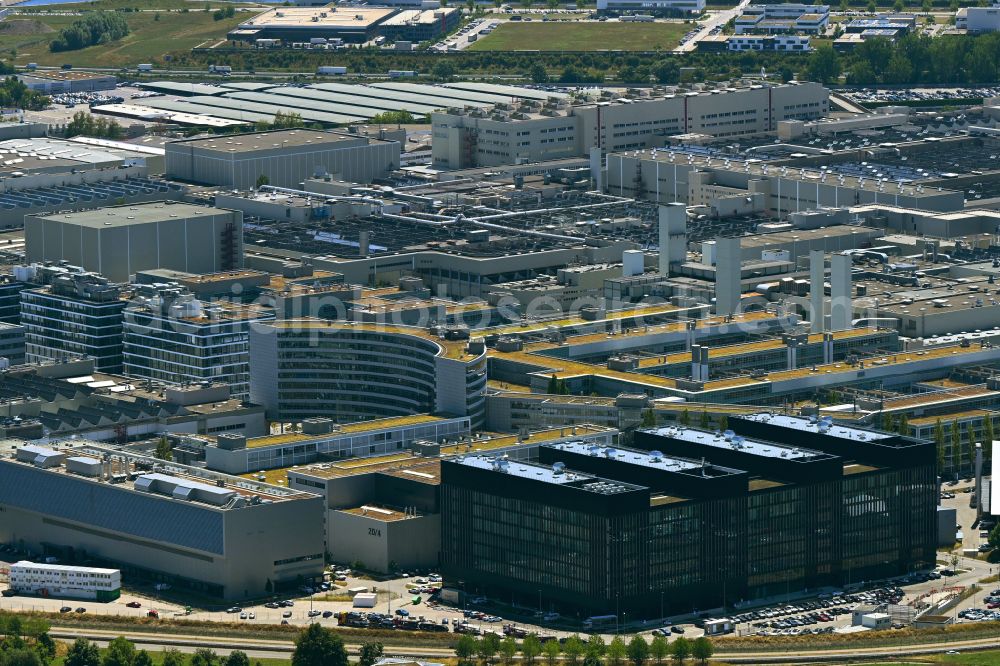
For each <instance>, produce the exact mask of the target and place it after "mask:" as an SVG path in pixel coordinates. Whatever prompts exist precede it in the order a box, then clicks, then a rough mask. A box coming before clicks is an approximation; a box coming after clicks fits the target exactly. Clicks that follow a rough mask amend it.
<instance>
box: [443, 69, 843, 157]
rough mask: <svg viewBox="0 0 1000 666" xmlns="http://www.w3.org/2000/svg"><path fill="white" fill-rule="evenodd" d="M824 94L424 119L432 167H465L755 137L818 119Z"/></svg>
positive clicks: (717, 94) (775, 92) (812, 87)
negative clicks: (670, 141)
mask: <svg viewBox="0 0 1000 666" xmlns="http://www.w3.org/2000/svg"><path fill="white" fill-rule="evenodd" d="M829 97H830V94H829V91H828V90H827V89H826V88H824V87H823V86H821V85H819V84H816V83H789V84H783V85H776V86H763V85H754V86H749V87H746V88H726V89H720V90H712V91H706V92H701V93H687V94H683V95H682V94H677V95H666V96H663V97H650V96H640V97H635V98H630V99H623V98H615V97H613V96H609V97H607V98H602V99H600V100H598V101H597V102H588V103H584V104H577V105H572V104H570V103H569V102H567V101H565V100H549V101H545V102H541V101H530V100H525V101H522V102H520V103H517V104H514V105H507V104H498V105H496V106H494V107H493V108H492V109H485V110H484V109H460V108H451V109H448V110H447V111H445V112H439V113H434V114H433V115H432V123H433V140H432V141H433V143H432V151H433V159H434V166H435V167H436V168H440V169H467V168H471V167H485V166H494V165H502V164H520V163H522V162H541V161H546V160H554V159H565V158H569V157H579V156H582V155H588V154H589V153H590V150H591V149H592V148H600V149H601V151H602V152H604V153H613V152H615V151H622V150H629V151H631V150H635V149H644V148H656V147H661V146H663V145H664V143H665V141H666V138H667V137H669V136H671V135H676V134H690V133H698V134H708V135H712V136H715V137H720V138H722V137H736V136H742V135H749V134H758V133H761V132H768V131H774V130H776V129H777V126H778V125H777V124H778V123H779V122H781V121H784V120H789V119H799V120H811V119H816V118H821V117H823V116H825V115H826V114H827V111H828V110H829ZM723 109H725V110H723ZM608 169H609V172H610V170H611V166H610V165H609V166H608Z"/></svg>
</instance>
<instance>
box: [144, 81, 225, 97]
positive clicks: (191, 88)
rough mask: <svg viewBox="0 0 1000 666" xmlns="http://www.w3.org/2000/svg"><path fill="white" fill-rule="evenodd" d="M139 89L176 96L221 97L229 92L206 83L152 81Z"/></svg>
mask: <svg viewBox="0 0 1000 666" xmlns="http://www.w3.org/2000/svg"><path fill="white" fill-rule="evenodd" d="M139 87H140V88H144V89H146V90H156V91H159V92H169V93H174V94H176V95H221V94H222V93H224V92H226V90H227V89H226V88H220V87H219V86H212V85H208V84H206V83H181V82H179V81H152V82H150V83H140V84H139Z"/></svg>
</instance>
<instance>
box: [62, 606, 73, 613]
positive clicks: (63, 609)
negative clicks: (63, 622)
mask: <svg viewBox="0 0 1000 666" xmlns="http://www.w3.org/2000/svg"><path fill="white" fill-rule="evenodd" d="M71 610H73V609H72V608H70V607H69V606H63V607H62V608H60V609H59V612H60V613H68V612H70V611H71Z"/></svg>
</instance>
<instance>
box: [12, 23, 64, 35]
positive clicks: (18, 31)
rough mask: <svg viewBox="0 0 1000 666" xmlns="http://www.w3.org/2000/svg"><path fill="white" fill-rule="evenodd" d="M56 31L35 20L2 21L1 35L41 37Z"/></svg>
mask: <svg viewBox="0 0 1000 666" xmlns="http://www.w3.org/2000/svg"><path fill="white" fill-rule="evenodd" d="M47 32H55V29H54V28H53V27H52V26H50V25H46V24H45V23H42V22H41V21H36V20H35V19H27V20H25V19H14V20H10V21H0V35H41V34H44V33H47Z"/></svg>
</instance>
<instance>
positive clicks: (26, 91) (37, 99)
mask: <svg viewBox="0 0 1000 666" xmlns="http://www.w3.org/2000/svg"><path fill="white" fill-rule="evenodd" d="M0 73H3V74H6V73H8V72H6V71H2V72H0ZM48 105H49V98H48V97H47V96H45V95H43V94H42V93H40V92H38V91H36V90H31V89H30V88H28V86H27V85H25V84H24V83H23V82H22V81H20V80H19V79H18V78H17V77H14V76H9V77H7V78H6V79H4V80H3V83H0V106H2V107H4V108H8V109H10V108H17V109H25V110H28V111H39V110H41V109H44V108H45V107H47V106H48Z"/></svg>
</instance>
